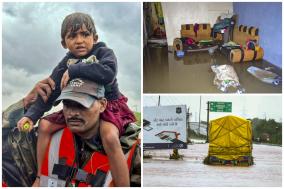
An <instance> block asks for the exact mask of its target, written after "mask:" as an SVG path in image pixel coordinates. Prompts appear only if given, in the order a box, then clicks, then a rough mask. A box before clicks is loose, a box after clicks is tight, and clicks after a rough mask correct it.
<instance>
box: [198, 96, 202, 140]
mask: <svg viewBox="0 0 284 189" xmlns="http://www.w3.org/2000/svg"><path fill="white" fill-rule="evenodd" d="M200 119H201V95H200V99H199V124H198V135H200V124H201V120H200Z"/></svg>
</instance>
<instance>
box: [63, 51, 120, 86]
mask: <svg viewBox="0 0 284 189" xmlns="http://www.w3.org/2000/svg"><path fill="white" fill-rule="evenodd" d="M96 57H97V59H98V60H99V62H98V63H93V64H86V63H83V62H79V63H77V64H72V65H70V66H69V68H68V73H69V77H70V79H74V78H80V77H82V78H86V79H89V80H92V81H95V82H98V83H100V84H102V85H107V84H109V83H110V82H112V81H113V80H114V79H115V77H116V74H117V60H116V57H115V55H114V53H113V51H112V50H111V49H109V48H106V47H104V48H100V50H99V51H98V53H97V54H96Z"/></svg>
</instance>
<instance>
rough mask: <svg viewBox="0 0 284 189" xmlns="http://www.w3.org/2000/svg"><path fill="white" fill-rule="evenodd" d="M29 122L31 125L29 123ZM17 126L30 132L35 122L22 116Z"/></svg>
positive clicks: (20, 129)
mask: <svg viewBox="0 0 284 189" xmlns="http://www.w3.org/2000/svg"><path fill="white" fill-rule="evenodd" d="M27 123H28V124H29V125H27ZM17 127H18V129H19V131H28V132H30V131H31V130H32V128H33V127H34V123H33V121H32V120H31V119H30V118H28V117H22V118H21V119H20V120H19V121H18V123H17Z"/></svg>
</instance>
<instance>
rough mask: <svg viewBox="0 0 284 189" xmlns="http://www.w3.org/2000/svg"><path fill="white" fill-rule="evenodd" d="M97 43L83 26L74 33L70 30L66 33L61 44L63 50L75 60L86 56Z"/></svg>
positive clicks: (95, 38)
mask: <svg viewBox="0 0 284 189" xmlns="http://www.w3.org/2000/svg"><path fill="white" fill-rule="evenodd" d="M96 42H97V37H96V36H95V37H94V36H93V34H92V33H90V32H89V31H88V30H87V28H86V26H85V24H83V25H82V27H81V28H80V29H79V30H77V31H76V32H71V28H70V29H69V31H68V32H67V34H66V35H65V38H64V42H63V43H62V45H63V47H64V48H67V49H69V50H70V52H71V53H72V54H73V55H74V56H76V57H77V58H80V57H83V56H85V55H87V54H88V53H89V52H90V51H91V50H92V48H93V44H94V43H96Z"/></svg>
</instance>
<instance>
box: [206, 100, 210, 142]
mask: <svg viewBox="0 0 284 189" xmlns="http://www.w3.org/2000/svg"><path fill="white" fill-rule="evenodd" d="M209 111H210V102H209V101H207V128H206V131H207V132H206V133H207V134H206V143H208V142H209V138H208V128H209Z"/></svg>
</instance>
